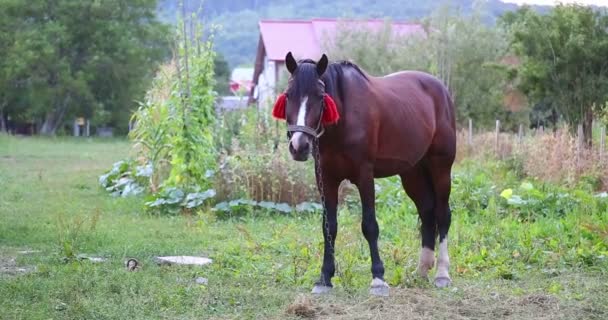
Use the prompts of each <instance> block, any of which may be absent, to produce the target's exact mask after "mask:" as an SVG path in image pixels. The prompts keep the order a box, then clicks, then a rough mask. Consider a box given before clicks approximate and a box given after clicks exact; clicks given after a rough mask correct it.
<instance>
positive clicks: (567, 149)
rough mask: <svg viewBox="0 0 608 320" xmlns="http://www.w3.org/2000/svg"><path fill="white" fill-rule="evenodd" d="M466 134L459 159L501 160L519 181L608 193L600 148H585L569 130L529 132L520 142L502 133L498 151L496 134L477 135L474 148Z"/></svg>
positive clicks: (606, 168)
mask: <svg viewBox="0 0 608 320" xmlns="http://www.w3.org/2000/svg"><path fill="white" fill-rule="evenodd" d="M598 131H599V130H598ZM467 135H468V134H467V133H466V132H465V131H460V132H459V133H458V135H457V139H458V143H457V146H458V148H457V159H459V160H462V159H469V160H475V161H480V162H485V161H488V160H492V159H499V160H501V161H502V162H503V163H505V164H506V165H508V169H509V171H510V172H511V173H513V174H514V175H515V176H517V177H520V178H525V177H529V178H532V179H536V180H539V181H545V182H551V183H555V184H559V185H564V186H569V187H579V188H584V189H588V190H590V191H595V190H608V162H606V161H601V159H600V150H599V149H600V148H599V147H598V146H595V147H593V148H584V147H582V145H581V143H579V140H578V139H577V138H576V137H574V136H573V135H572V134H571V133H570V132H569V130H568V129H567V127H559V128H558V129H557V130H556V131H555V132H551V131H548V130H547V131H546V132H541V131H540V130H536V131H531V132H526V133H525V135H524V136H522V138H521V140H520V139H519V138H518V137H517V136H516V135H514V134H508V133H501V134H500V135H499V143H498V149H497V148H496V134H495V133H494V132H482V133H477V134H474V135H473V140H472V144H471V145H469V142H468V137H467ZM604 157H606V156H605V155H604Z"/></svg>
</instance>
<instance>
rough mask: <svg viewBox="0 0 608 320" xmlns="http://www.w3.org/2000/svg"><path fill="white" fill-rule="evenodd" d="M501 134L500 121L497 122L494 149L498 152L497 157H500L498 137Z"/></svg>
mask: <svg viewBox="0 0 608 320" xmlns="http://www.w3.org/2000/svg"><path fill="white" fill-rule="evenodd" d="M499 134H500V120H496V135H495V137H494V148H495V150H496V156H499V152H498V146H499V144H498V136H499Z"/></svg>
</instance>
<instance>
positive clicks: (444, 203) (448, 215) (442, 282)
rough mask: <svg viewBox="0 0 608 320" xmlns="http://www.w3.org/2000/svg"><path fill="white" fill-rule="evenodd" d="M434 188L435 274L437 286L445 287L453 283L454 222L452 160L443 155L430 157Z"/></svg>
mask: <svg viewBox="0 0 608 320" xmlns="http://www.w3.org/2000/svg"><path fill="white" fill-rule="evenodd" d="M429 162H430V164H431V167H432V168H433V169H432V170H431V176H432V180H433V189H434V190H435V208H434V213H435V214H434V215H435V221H436V222H437V231H438V232H439V254H438V259H437V274H436V275H435V286H437V287H439V288H444V287H447V286H449V285H450V284H451V283H452V280H451V279H450V275H449V273H448V270H449V268H450V257H449V255H448V231H449V230H450V224H451V222H452V212H451V210H450V204H449V199H450V188H451V183H452V179H451V171H452V169H451V162H450V161H448V160H446V159H445V158H443V157H436V158H431V159H430V161H429Z"/></svg>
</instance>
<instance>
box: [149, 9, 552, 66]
mask: <svg viewBox="0 0 608 320" xmlns="http://www.w3.org/2000/svg"><path fill="white" fill-rule="evenodd" d="M185 2H186V7H187V9H188V10H190V11H197V10H198V8H200V6H203V7H204V9H203V14H204V15H202V16H201V18H202V19H205V20H206V21H210V22H212V23H214V24H218V25H220V26H222V27H223V29H224V30H223V31H222V32H219V33H218V35H217V38H216V45H217V50H218V51H219V52H222V53H223V54H224V55H225V56H226V59H227V60H228V63H229V64H230V66H231V67H237V66H239V65H241V64H245V63H252V62H253V60H254V58H255V52H256V51H255V47H256V45H257V41H258V37H259V32H258V27H257V26H258V21H259V20H260V19H310V18H322V17H325V18H336V17H337V18H390V19H393V20H418V19H422V18H424V17H426V16H428V15H429V14H430V13H431V12H433V11H434V10H437V9H438V8H439V7H441V5H443V4H445V3H449V4H451V5H452V6H453V7H455V8H459V9H460V10H462V12H463V13H464V14H467V15H468V14H469V13H471V12H475V11H476V10H477V7H478V5H479V4H480V3H483V4H484V5H485V8H486V10H484V11H483V12H482V15H481V16H480V19H481V20H482V21H483V22H484V23H486V24H493V23H494V21H495V20H496V18H497V17H498V16H500V15H501V14H502V13H503V12H505V11H507V10H515V9H516V8H517V6H516V5H515V4H511V3H504V2H502V1H501V0H487V1H486V0H443V1H428V0H408V1H394V0H374V1H371V2H370V1H369V0H334V1H326V0H296V1H292V0H231V1H203V0H186V1H185ZM544 8H547V7H544ZM177 10H178V1H177V0H161V1H160V5H159V12H160V14H161V15H162V16H164V17H167V20H170V21H173V17H175V11H177Z"/></svg>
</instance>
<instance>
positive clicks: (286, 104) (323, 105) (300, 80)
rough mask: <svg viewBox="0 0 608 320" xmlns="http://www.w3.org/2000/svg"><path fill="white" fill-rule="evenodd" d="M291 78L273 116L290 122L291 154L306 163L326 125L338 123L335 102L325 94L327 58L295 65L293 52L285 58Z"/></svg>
mask: <svg viewBox="0 0 608 320" xmlns="http://www.w3.org/2000/svg"><path fill="white" fill-rule="evenodd" d="M285 65H286V67H287V70H288V71H289V73H290V74H291V76H290V77H289V81H288V85H287V90H286V91H285V93H283V94H282V95H280V96H279V99H278V100H277V103H276V105H275V107H274V110H273V115H274V116H275V117H277V118H280V119H285V120H286V121H287V135H288V137H289V152H290V153H291V156H292V157H293V159H294V160H296V161H306V160H307V159H308V155H309V154H310V152H311V150H312V148H313V145H312V144H313V140H314V139H316V138H318V137H320V136H321V134H322V133H323V130H324V129H323V125H327V124H331V123H335V122H337V121H338V112H337V110H336V106H335V103H334V101H333V100H332V99H331V98H330V97H329V95H327V94H326V93H325V84H324V83H323V81H322V80H321V76H322V75H323V74H324V73H325V70H326V69H327V65H328V59H327V56H326V55H325V54H323V56H322V57H321V59H320V60H319V61H318V62H316V63H315V62H314V61H312V60H302V61H300V63H298V62H296V60H295V59H294V58H293V55H292V54H291V52H289V53H288V54H287V56H286V57H285Z"/></svg>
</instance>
